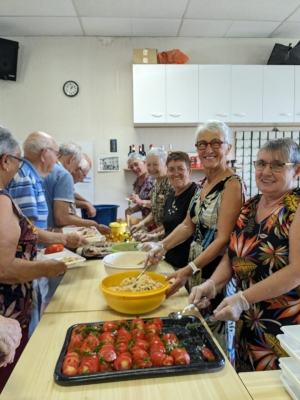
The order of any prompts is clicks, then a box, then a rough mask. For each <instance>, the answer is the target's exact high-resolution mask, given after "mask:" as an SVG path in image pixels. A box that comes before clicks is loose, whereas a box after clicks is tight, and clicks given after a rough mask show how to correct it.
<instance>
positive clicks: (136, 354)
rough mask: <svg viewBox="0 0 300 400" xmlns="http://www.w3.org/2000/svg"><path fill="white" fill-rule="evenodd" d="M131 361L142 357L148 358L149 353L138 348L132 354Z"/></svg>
mask: <svg viewBox="0 0 300 400" xmlns="http://www.w3.org/2000/svg"><path fill="white" fill-rule="evenodd" d="M131 358H132V361H133V362H136V361H137V360H142V359H144V358H148V359H149V360H150V356H149V354H148V353H147V352H146V351H145V350H141V349H138V350H136V351H135V352H134V353H133V354H132V357H131Z"/></svg>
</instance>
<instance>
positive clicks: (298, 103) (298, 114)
mask: <svg viewBox="0 0 300 400" xmlns="http://www.w3.org/2000/svg"><path fill="white" fill-rule="evenodd" d="M294 122H300V67H298V66H296V67H295V112H294Z"/></svg>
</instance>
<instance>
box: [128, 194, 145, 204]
mask: <svg viewBox="0 0 300 400" xmlns="http://www.w3.org/2000/svg"><path fill="white" fill-rule="evenodd" d="M130 200H131V201H132V202H133V203H135V204H137V205H138V206H141V205H142V204H143V200H141V199H140V198H139V195H138V194H135V193H134V194H132V195H131V196H130Z"/></svg>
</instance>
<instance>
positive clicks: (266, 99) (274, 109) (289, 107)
mask: <svg viewBox="0 0 300 400" xmlns="http://www.w3.org/2000/svg"><path fill="white" fill-rule="evenodd" d="M294 71H295V68H294V66H293V65H291V66H290V65H288V66H287V65H265V66H264V88H263V122H268V123H274V122H282V123H284V122H293V121H294Z"/></svg>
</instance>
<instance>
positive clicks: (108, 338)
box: [99, 332, 115, 344]
mask: <svg viewBox="0 0 300 400" xmlns="http://www.w3.org/2000/svg"><path fill="white" fill-rule="evenodd" d="M99 340H100V342H104V343H111V344H114V343H115V337H114V335H113V333H111V332H103V333H101V335H100V336H99Z"/></svg>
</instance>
